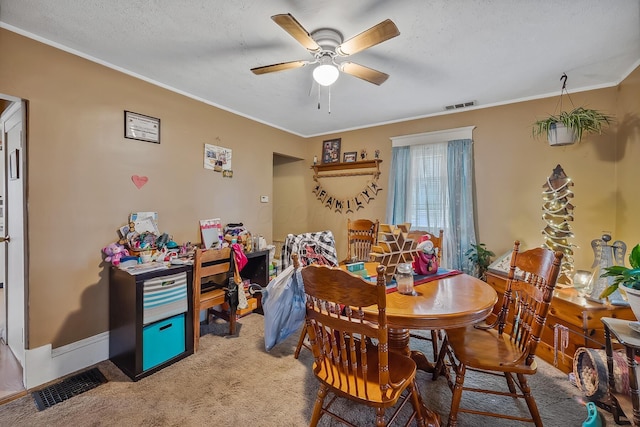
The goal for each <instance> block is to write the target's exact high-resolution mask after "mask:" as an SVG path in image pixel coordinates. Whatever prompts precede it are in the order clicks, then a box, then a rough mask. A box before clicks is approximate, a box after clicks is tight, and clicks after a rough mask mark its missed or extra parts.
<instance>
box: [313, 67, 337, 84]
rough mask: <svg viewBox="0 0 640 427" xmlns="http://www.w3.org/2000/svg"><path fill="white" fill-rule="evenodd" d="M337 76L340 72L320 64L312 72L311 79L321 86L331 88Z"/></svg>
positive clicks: (335, 68)
mask: <svg viewBox="0 0 640 427" xmlns="http://www.w3.org/2000/svg"><path fill="white" fill-rule="evenodd" d="M339 75H340V71H338V68H337V67H336V66H335V65H332V64H321V65H318V66H317V67H316V68H315V69H314V70H313V79H314V80H315V81H316V82H317V83H318V84H319V85H321V86H331V85H332V84H334V83H335V82H336V80H338V76H339Z"/></svg>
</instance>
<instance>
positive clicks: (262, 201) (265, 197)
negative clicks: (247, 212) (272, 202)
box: [260, 196, 269, 203]
mask: <svg viewBox="0 0 640 427" xmlns="http://www.w3.org/2000/svg"><path fill="white" fill-rule="evenodd" d="M260 203H269V196H260Z"/></svg>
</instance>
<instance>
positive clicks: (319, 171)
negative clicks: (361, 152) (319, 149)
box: [311, 159, 382, 181]
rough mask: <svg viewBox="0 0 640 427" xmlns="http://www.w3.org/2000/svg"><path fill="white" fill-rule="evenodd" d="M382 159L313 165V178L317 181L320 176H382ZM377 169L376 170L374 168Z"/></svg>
mask: <svg viewBox="0 0 640 427" xmlns="http://www.w3.org/2000/svg"><path fill="white" fill-rule="evenodd" d="M381 162H382V160H381V159H374V160H361V161H359V162H346V163H344V162H339V163H324V164H318V165H312V166H311V169H313V179H314V180H315V181H317V180H318V178H335V177H342V176H358V175H373V176H375V177H376V178H378V176H380V163H381ZM354 169H372V170H368V171H358V172H355V171H353V170H354ZM373 169H375V170H373ZM340 170H344V171H353V172H341V173H326V172H332V171H340Z"/></svg>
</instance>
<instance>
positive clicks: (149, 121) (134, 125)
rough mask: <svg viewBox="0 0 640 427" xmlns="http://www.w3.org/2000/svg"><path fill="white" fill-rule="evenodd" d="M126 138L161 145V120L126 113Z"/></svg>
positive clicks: (129, 112)
mask: <svg viewBox="0 0 640 427" xmlns="http://www.w3.org/2000/svg"><path fill="white" fill-rule="evenodd" d="M124 137H125V138H128V139H137V140H138V141H146V142H153V143H155V144H160V119H157V118H155V117H150V116H145V115H144V114H138V113H133V112H131V111H125V112H124Z"/></svg>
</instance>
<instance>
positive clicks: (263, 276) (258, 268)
mask: <svg viewBox="0 0 640 427" xmlns="http://www.w3.org/2000/svg"><path fill="white" fill-rule="evenodd" d="M245 255H246V256H247V264H246V265H245V266H244V267H243V268H242V270H241V271H240V276H242V278H243V279H250V280H251V283H256V284H258V285H260V286H262V287H263V288H264V287H266V286H267V285H268V284H269V251H268V250H264V251H254V252H245Z"/></svg>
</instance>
